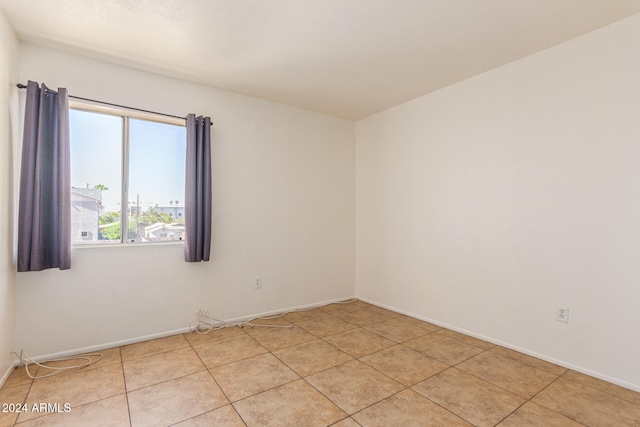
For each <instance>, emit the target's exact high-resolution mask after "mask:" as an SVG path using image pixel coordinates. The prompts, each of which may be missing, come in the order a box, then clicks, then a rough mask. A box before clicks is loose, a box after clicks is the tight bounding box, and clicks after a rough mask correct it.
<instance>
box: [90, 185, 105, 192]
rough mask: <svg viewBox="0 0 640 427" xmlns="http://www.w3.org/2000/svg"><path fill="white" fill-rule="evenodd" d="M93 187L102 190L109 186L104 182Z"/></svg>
mask: <svg viewBox="0 0 640 427" xmlns="http://www.w3.org/2000/svg"><path fill="white" fill-rule="evenodd" d="M93 188H95V189H96V190H102V191H105V190H108V188H107V187H105V186H104V184H97V185H94V186H93Z"/></svg>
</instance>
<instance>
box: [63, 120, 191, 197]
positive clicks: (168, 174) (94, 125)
mask: <svg viewBox="0 0 640 427" xmlns="http://www.w3.org/2000/svg"><path fill="white" fill-rule="evenodd" d="M70 124H71V128H70V136H71V186H72V187H79V188H86V187H87V185H88V186H89V188H93V187H94V186H95V185H98V184H102V185H104V186H106V187H107V188H109V190H107V191H103V193H102V198H103V206H104V208H106V210H119V209H120V197H121V195H120V187H121V185H120V182H121V176H122V170H121V164H122V118H120V117H118V116H111V115H107V114H98V113H92V112H85V111H79V110H71V111H70ZM185 138H186V137H185V128H184V127H183V126H176V125H169V124H164V123H156V122H149V121H145V120H137V119H130V121H129V140H130V150H129V164H130V167H129V202H135V200H136V195H137V194H139V195H140V202H141V204H142V205H143V206H144V205H151V204H152V205H155V204H159V205H169V201H173V202H174V203H175V201H176V200H177V201H178V202H179V204H180V205H182V206H184V164H185Z"/></svg>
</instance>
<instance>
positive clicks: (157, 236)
mask: <svg viewBox="0 0 640 427" xmlns="http://www.w3.org/2000/svg"><path fill="white" fill-rule="evenodd" d="M185 155H186V131H185V128H184V126H176V125H169V124H165V123H156V122H149V121H146V120H136V119H130V121H129V233H128V236H127V241H128V242H152V241H160V240H182V238H183V235H184V176H185V170H184V168H185Z"/></svg>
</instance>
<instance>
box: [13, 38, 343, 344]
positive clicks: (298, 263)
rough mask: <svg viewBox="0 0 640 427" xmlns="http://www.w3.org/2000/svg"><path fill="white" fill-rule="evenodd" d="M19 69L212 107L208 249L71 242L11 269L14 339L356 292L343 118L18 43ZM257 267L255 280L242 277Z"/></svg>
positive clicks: (154, 328) (77, 338) (144, 99)
mask: <svg viewBox="0 0 640 427" xmlns="http://www.w3.org/2000/svg"><path fill="white" fill-rule="evenodd" d="M20 79H21V81H23V82H25V83H26V81H27V80H29V79H30V80H35V81H39V82H45V83H46V84H47V85H48V86H49V87H54V88H55V87H58V86H60V87H66V88H68V89H69V93H70V94H72V95H77V96H82V97H88V98H94V99H99V100H103V101H108V102H114V103H119V104H124V105H128V106H134V107H138V108H144V109H150V110H155V111H160V112H165V113H168V114H176V115H181V116H183V115H186V114H187V113H190V112H195V113H198V114H205V115H210V116H211V117H212V119H213V123H214V126H213V128H212V159H213V165H212V168H213V232H212V234H213V240H212V260H211V262H209V263H200V264H187V263H185V262H184V261H183V260H184V256H183V249H182V246H180V245H178V246H175V245H174V246H146V247H143V246H135V247H134V246H130V247H115V248H97V249H96V248H90V249H74V250H73V252H72V267H71V270H69V271H59V270H47V271H43V272H35V273H19V274H18V275H17V276H18V277H17V309H16V312H17V325H16V348H17V349H25V350H26V351H27V352H28V353H30V354H32V355H34V356H37V355H48V354H53V353H58V352H66V351H71V350H75V349H81V348H87V347H92V346H101V345H104V344H106V343H112V342H122V341H123V340H129V339H136V338H139V337H144V336H149V335H153V334H161V333H165V332H168V331H174V330H178V329H181V328H185V327H188V326H189V322H190V318H191V316H192V315H193V314H195V312H196V310H197V309H199V308H202V309H209V310H210V312H211V315H213V316H216V317H219V318H221V319H231V318H237V317H243V316H249V315H253V314H258V313H264V312H270V311H274V310H280V309H284V308H290V307H298V306H303V305H309V304H316V303H321V302H324V301H329V300H335V299H341V298H346V297H351V296H353V295H354V277H355V271H354V265H355V262H354V257H355V243H354V242H355V238H354V236H355V228H354V227H355V225H354V220H355V210H354V207H355V182H354V168H355V147H354V143H353V141H354V124H353V123H352V122H349V121H346V120H342V119H336V118H333V117H329V116H325V115H321V114H317V113H313V112H309V111H305V110H301V109H296V108H292V107H288V106H284V105H280V104H276V103H271V102H266V101H262V100H258V99H255V98H251V97H247V96H242V95H238V94H235V93H230V92H226V91H222V90H217V89H213V88H209V87H205V86H200V85H197V84H191V83H187V82H184V81H180V80H174V79H170V78H166V77H161V76H158V75H154V74H150V73H146V72H141V71H136V70H133V69H129V68H125V67H121V66H117V65H112V64H109V63H105V62H100V61H96V60H93V59H89V58H86V57H82V56H76V55H71V54H67V53H63V52H59V51H55V50H51V49H48V48H43V47H38V46H35V45H30V44H22V45H21V49H20ZM255 275H261V276H262V278H263V288H262V289H261V290H253V277H254V276H255Z"/></svg>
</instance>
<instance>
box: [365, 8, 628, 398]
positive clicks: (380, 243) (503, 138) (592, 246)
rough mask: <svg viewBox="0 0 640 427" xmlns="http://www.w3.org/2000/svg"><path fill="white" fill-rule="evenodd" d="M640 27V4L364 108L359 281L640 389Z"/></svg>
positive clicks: (370, 292)
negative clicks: (457, 79) (537, 49)
mask: <svg viewBox="0 0 640 427" xmlns="http://www.w3.org/2000/svg"><path fill="white" fill-rule="evenodd" d="M638 40H640V16H634V17H632V18H629V19H627V20H625V21H622V22H620V23H617V24H614V25H612V26H609V27H606V28H604V29H602V30H599V31H596V32H594V33H590V34H588V35H586V36H583V37H581V38H578V39H574V40H572V41H570V42H567V43H565V44H563V45H560V46H557V47H554V48H552V49H548V50H546V51H543V52H541V53H539V54H536V55H534V56H530V57H527V58H525V59H523V60H520V61H517V62H514V63H511V64H509V65H506V66H503V67H501V68H498V69H496V70H493V71H490V72H487V73H485V74H482V75H479V76H476V77H474V78H471V79H469V80H466V81H464V82H461V83H459V84H456V85H453V86H450V87H448V88H445V89H443V90H440V91H438V92H435V93H433V94H430V95H427V96H423V97H421V98H418V99H416V100H413V101H411V102H408V103H406V104H403V105H400V106H397V107H395V108H392V109H390V110H387V111H384V112H382V113H379V114H377V115H374V116H371V117H368V118H366V119H363V120H361V121H359V122H357V123H356V194H357V196H356V247H357V254H356V295H357V296H358V297H361V298H363V299H366V300H370V301H373V302H377V303H380V304H383V305H386V306H389V307H392V308H396V309H400V310H403V311H405V312H408V313H413V314H415V315H418V316H421V317H423V318H426V319H432V320H434V321H436V322H438V323H441V324H444V325H448V326H451V327H454V328H456V329H458V330H463V331H468V332H470V333H472V334H474V335H476V336H482V337H486V338H489V339H491V340H493V341H496V342H502V343H506V344H507V345H509V346H511V347H512V348H519V349H521V350H524V351H527V352H529V353H532V354H538V355H541V356H543V357H545V358H547V359H550V360H555V361H560V362H562V363H563V364H565V365H567V366H572V367H574V368H577V369H580V370H582V371H583V372H589V373H592V374H595V375H597V376H600V377H601V378H606V379H609V380H610V381H614V382H617V383H618V384H622V385H626V386H627V387H631V388H635V389H636V390H640V367H639V365H638V361H639V360H640V340H638V339H637V335H638V325H640V77H639V76H640V54H639V53H638V43H637V42H638ZM557 305H567V306H568V307H569V319H570V320H569V323H567V324H565V323H560V322H558V321H556V320H555V318H554V311H555V308H556V306H557Z"/></svg>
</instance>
